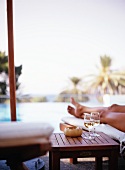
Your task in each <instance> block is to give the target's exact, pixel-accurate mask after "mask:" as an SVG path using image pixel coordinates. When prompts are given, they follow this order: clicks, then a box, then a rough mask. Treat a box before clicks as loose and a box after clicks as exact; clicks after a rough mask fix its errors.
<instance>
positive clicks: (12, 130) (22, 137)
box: [0, 122, 54, 147]
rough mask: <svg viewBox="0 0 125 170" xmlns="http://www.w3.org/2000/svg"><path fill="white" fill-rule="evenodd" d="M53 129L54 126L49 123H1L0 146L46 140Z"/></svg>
mask: <svg viewBox="0 0 125 170" xmlns="http://www.w3.org/2000/svg"><path fill="white" fill-rule="evenodd" d="M53 130H54V129H53V127H52V126H51V125H49V124H48V123H40V122H39V123H35V122H31V123H30V122H5V123H0V147H3V146H17V145H26V144H33V143H41V142H45V140H46V139H48V138H49V137H50V135H51V134H52V132H53Z"/></svg>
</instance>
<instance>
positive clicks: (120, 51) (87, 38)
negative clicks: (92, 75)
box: [0, 0, 125, 94]
mask: <svg viewBox="0 0 125 170" xmlns="http://www.w3.org/2000/svg"><path fill="white" fill-rule="evenodd" d="M13 13H14V56H15V66H18V65H20V64H22V65H23V70H22V75H21V76H20V79H19V81H20V82H21V86H22V93H24V94H58V93H60V92H61V91H63V90H64V89H65V88H69V78H70V77H74V76H76V77H79V78H81V77H83V75H85V74H88V73H89V72H94V71H96V65H99V61H100V58H99V57H100V56H103V55H105V54H106V55H109V56H110V57H111V58H112V68H113V69H119V68H120V69H121V68H124V67H125V63H124V62H123V61H124V57H125V1H124V0H13ZM0 16H1V17H0V51H5V52H6V54H8V52H7V51H8V47H7V21H6V1H5V0H0Z"/></svg>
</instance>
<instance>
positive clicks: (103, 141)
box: [50, 132, 119, 151]
mask: <svg viewBox="0 0 125 170" xmlns="http://www.w3.org/2000/svg"><path fill="white" fill-rule="evenodd" d="M99 134H100V136H99V137H95V139H93V140H87V139H84V136H87V135H88V132H83V134H82V135H81V136H80V137H76V138H72V137H66V136H65V135H64V133H53V134H52V135H51V137H50V140H51V143H52V150H54V149H56V150H63V151H65V150H67V149H68V150H72V151H75V150H81V149H82V150H100V149H102V150H103V149H104V150H105V149H115V148H116V149H119V143H117V142H116V141H114V140H113V139H111V138H110V137H109V136H108V135H106V134H104V133H102V132H99Z"/></svg>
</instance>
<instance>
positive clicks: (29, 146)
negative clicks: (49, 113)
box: [0, 123, 51, 170]
mask: <svg viewBox="0 0 125 170" xmlns="http://www.w3.org/2000/svg"><path fill="white" fill-rule="evenodd" d="M0 125H1V124H0ZM18 125H19V126H18ZM22 126H23V127H22ZM22 126H20V124H18V123H14V125H13V126H11V123H8V124H7V123H6V126H0V128H3V127H4V129H0V160H6V161H7V165H8V166H10V168H11V170H28V168H27V167H26V166H25V164H24V163H23V162H25V161H28V160H30V159H33V158H37V157H39V156H42V155H45V154H46V153H47V151H49V150H51V142H50V140H49V137H46V136H42V135H41V136H40V124H39V123H38V126H37V125H35V127H33V129H32V128H31V126H32V123H31V124H30V123H28V124H27V123H24V124H22ZM35 129H36V133H35ZM30 130H31V131H30Z"/></svg>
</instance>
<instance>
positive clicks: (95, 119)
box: [91, 112, 100, 136]
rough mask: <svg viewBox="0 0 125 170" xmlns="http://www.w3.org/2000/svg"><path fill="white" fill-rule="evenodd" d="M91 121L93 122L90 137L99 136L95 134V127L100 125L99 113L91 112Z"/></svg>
mask: <svg viewBox="0 0 125 170" xmlns="http://www.w3.org/2000/svg"><path fill="white" fill-rule="evenodd" d="M91 120H92V121H93V122H94V125H93V127H94V131H93V133H92V134H91V136H100V135H99V134H98V133H96V132H95V126H98V125H99V124H100V114H99V112H91Z"/></svg>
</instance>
